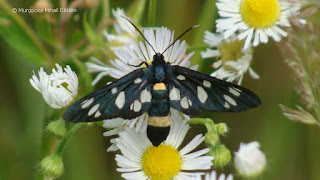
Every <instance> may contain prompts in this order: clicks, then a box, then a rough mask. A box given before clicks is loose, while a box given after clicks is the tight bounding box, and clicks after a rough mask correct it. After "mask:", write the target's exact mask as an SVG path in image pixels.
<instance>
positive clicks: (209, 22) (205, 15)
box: [192, 0, 217, 71]
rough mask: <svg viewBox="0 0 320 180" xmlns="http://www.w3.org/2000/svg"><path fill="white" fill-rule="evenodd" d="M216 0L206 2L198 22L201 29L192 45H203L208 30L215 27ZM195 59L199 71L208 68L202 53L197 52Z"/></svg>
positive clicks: (197, 31)
mask: <svg viewBox="0 0 320 180" xmlns="http://www.w3.org/2000/svg"><path fill="white" fill-rule="evenodd" d="M215 3H216V1H215V0H205V2H204V4H203V8H202V11H201V14H200V18H199V20H198V24H200V27H199V28H197V30H196V32H195V33H196V35H195V36H194V39H193V41H192V44H201V43H202V42H203V35H204V32H205V31H206V30H211V29H212V28H213V27H214V20H215V19H216V17H217V13H216V12H217V9H216V6H215ZM192 58H193V64H199V68H198V69H199V71H203V70H204V68H205V67H206V66H205V64H204V63H203V61H202V60H201V57H200V53H199V52H196V53H195V55H194V56H193V57H192Z"/></svg>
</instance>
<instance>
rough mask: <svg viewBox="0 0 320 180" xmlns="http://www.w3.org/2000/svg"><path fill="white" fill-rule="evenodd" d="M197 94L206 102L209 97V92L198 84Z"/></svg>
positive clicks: (201, 100)
mask: <svg viewBox="0 0 320 180" xmlns="http://www.w3.org/2000/svg"><path fill="white" fill-rule="evenodd" d="M197 94H198V99H199V100H200V102H202V103H205V102H206V100H207V99H208V94H207V92H206V91H205V90H204V89H203V88H202V87H201V86H198V87H197Z"/></svg>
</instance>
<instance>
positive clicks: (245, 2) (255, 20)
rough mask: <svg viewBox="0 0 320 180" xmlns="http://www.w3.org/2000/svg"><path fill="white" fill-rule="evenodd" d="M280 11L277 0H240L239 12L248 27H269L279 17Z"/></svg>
mask: <svg viewBox="0 0 320 180" xmlns="http://www.w3.org/2000/svg"><path fill="white" fill-rule="evenodd" d="M280 13H281V9H280V3H279V0H241V4H240V14H241V17H242V19H243V20H244V22H245V23H246V24H247V25H248V26H249V27H252V28H255V29H263V28H268V27H271V26H273V25H274V24H275V22H276V21H277V20H278V19H279V17H280Z"/></svg>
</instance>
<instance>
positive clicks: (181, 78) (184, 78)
mask: <svg viewBox="0 0 320 180" xmlns="http://www.w3.org/2000/svg"><path fill="white" fill-rule="evenodd" d="M177 79H179V80H181V81H183V80H186V77H184V76H183V75H181V74H180V75H179V76H177Z"/></svg>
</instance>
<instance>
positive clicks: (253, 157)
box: [234, 141, 267, 177]
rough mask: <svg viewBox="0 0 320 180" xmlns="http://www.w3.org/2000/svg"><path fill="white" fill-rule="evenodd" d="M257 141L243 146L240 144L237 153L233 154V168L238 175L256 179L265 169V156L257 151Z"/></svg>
mask: <svg viewBox="0 0 320 180" xmlns="http://www.w3.org/2000/svg"><path fill="white" fill-rule="evenodd" d="M259 147H260V145H259V143H258V142H257V141H254V142H251V143H248V144H245V143H241V144H240V148H239V150H238V152H236V153H235V157H234V166H235V169H236V170H237V172H238V173H239V175H241V176H245V177H256V176H258V175H260V174H261V173H262V172H263V171H264V170H265V168H266V164H267V160H266V156H265V155H264V154H263V152H262V151H261V150H260V149H259Z"/></svg>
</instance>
